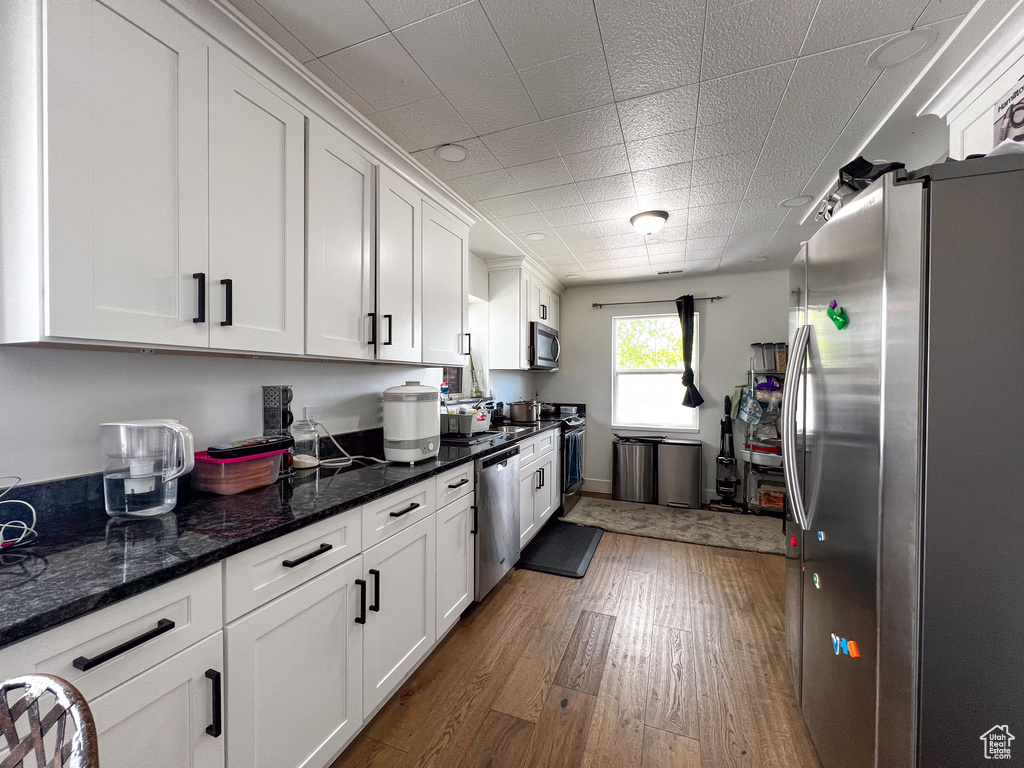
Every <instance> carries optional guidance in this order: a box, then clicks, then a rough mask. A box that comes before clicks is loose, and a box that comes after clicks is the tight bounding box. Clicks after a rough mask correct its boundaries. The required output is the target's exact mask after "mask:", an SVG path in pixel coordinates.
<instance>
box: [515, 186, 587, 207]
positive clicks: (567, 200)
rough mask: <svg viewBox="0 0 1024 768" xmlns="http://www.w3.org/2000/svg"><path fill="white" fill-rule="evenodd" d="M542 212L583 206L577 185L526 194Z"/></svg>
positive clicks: (535, 190) (549, 188) (536, 190)
mask: <svg viewBox="0 0 1024 768" xmlns="http://www.w3.org/2000/svg"><path fill="white" fill-rule="evenodd" d="M526 194H527V195H528V196H529V198H530V200H532V201H533V204H534V205H536V206H537V209H538V210H540V211H553V210H555V209H556V208H567V207H569V206H570V205H583V197H582V196H581V195H580V191H579V190H578V189H577V188H576V185H575V184H562V185H560V186H557V187H547V188H545V189H534V190H532V191H530V192H527V193H526Z"/></svg>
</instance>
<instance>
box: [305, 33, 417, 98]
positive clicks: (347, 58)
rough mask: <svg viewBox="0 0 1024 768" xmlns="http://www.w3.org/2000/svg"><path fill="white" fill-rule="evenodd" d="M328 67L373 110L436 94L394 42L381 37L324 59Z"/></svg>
mask: <svg viewBox="0 0 1024 768" xmlns="http://www.w3.org/2000/svg"><path fill="white" fill-rule="evenodd" d="M321 61H322V62H323V63H324V64H326V65H327V66H328V67H330V68H331V71H333V72H334V73H335V74H336V75H337V76H338V77H340V78H341V79H342V80H344V81H345V82H346V83H348V85H349V86H350V87H351V88H352V89H353V90H354V91H355V92H356V93H358V94H359V95H360V96H362V97H363V98H364V99H366V101H367V102H369V104H370V106H371V107H373V108H374V109H376V110H385V109H391V108H393V107H400V106H402V105H403V104H409V103H411V102H414V101H420V100H422V99H427V98H430V97H431V96H436V95H437V88H435V87H434V84H433V83H431V82H430V78H428V77H427V76H426V75H425V74H424V73H423V70H421V69H420V68H419V66H418V65H417V64H416V62H415V61H413V59H412V57H411V56H410V55H409V54H408V53H406V51H405V49H404V48H403V47H402V46H401V45H400V44H399V42H398V40H396V39H395V37H394V35H390V34H388V35H381V36H380V37H375V38H373V39H372V40H367V41H366V42H365V43H359V44H358V45H353V46H350V47H349V48H345V49H344V50H342V51H338V52H337V53H332V54H330V55H329V56H324V57H323V58H322V59H321Z"/></svg>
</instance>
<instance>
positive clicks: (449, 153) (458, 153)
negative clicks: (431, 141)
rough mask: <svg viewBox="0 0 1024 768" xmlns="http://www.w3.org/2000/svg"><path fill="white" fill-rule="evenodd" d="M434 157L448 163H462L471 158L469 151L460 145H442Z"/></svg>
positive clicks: (435, 151)
mask: <svg viewBox="0 0 1024 768" xmlns="http://www.w3.org/2000/svg"><path fill="white" fill-rule="evenodd" d="M434 157H436V158H437V159H438V160H444V161H445V162H446V163H461V162H462V161H463V160H465V159H466V158H467V157H469V150H468V149H466V148H465V147H463V146H461V145H459V144H442V145H441V146H440V147H438V148H437V149H435V150H434Z"/></svg>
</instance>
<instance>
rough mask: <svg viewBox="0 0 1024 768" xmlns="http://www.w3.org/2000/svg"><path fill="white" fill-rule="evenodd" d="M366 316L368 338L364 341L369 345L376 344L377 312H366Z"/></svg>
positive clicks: (374, 345)
mask: <svg viewBox="0 0 1024 768" xmlns="http://www.w3.org/2000/svg"><path fill="white" fill-rule="evenodd" d="M367 317H369V318H370V340H369V341H368V342H366V343H367V344H369V345H370V346H371V347H376V346H377V313H376V312H368V313H367Z"/></svg>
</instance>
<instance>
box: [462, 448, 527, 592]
mask: <svg viewBox="0 0 1024 768" xmlns="http://www.w3.org/2000/svg"><path fill="white" fill-rule="evenodd" d="M473 522H474V526H473V530H474V531H475V532H476V568H475V573H476V591H475V599H476V600H483V599H484V597H486V595H487V593H488V592H490V591H491V590H492V589H493V588H494V585H495V584H497V583H498V581H499V580H500V579H501V577H502V576H504V575H505V574H506V573H508V571H509V569H510V568H511V567H512V566H513V565H515V564H516V562H517V561H518V560H519V446H514V447H512V448H509V449H508V450H506V451H501V452H500V453H495V454H493V455H491V456H487V457H485V458H482V459H478V460H477V462H476V510H475V516H474V520H473Z"/></svg>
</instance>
